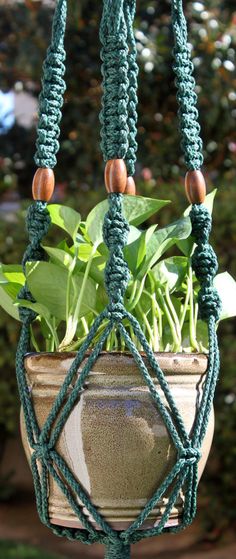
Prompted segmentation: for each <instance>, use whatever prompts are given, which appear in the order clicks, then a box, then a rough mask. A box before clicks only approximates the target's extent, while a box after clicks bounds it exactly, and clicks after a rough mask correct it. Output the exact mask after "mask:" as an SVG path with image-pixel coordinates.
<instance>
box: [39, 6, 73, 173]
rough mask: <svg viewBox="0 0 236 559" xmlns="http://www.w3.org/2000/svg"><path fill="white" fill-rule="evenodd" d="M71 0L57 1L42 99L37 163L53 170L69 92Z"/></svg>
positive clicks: (45, 66)
mask: <svg viewBox="0 0 236 559" xmlns="http://www.w3.org/2000/svg"><path fill="white" fill-rule="evenodd" d="M66 13H67V0H57V6H56V10H55V15H54V19H53V26H52V40H51V45H50V47H49V48H48V51H47V56H46V59H45V61H44V64H43V78H42V91H41V94H40V96H39V122H38V130H37V141H36V147H37V151H36V154H35V163H36V165H37V166H38V167H49V168H51V169H53V167H55V165H56V163H57V159H56V154H57V152H58V150H59V147H60V145H59V142H58V138H59V135H60V127H59V125H60V121H61V107H62V105H63V95H64V92H65V89H66V85H65V81H64V74H65V65H64V62H65V58H66V54H65V49H64V36H65V27H66Z"/></svg>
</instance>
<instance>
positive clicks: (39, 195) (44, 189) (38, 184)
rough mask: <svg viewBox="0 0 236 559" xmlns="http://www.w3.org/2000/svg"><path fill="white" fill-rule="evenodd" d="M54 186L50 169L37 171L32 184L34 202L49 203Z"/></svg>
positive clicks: (53, 178) (52, 173)
mask: <svg viewBox="0 0 236 559" xmlns="http://www.w3.org/2000/svg"><path fill="white" fill-rule="evenodd" d="M54 186H55V177H54V172H53V170H52V169H46V167H44V168H42V167H41V168H39V169H37V171H36V173H35V175H34V178H33V184H32V193H33V199H34V200H41V201H42V202H49V200H50V199H51V197H52V195H53V191H54Z"/></svg>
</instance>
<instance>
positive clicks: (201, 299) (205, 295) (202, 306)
mask: <svg viewBox="0 0 236 559" xmlns="http://www.w3.org/2000/svg"><path fill="white" fill-rule="evenodd" d="M198 304H199V314H200V318H201V319H202V320H209V318H210V317H211V316H213V317H214V318H215V320H216V321H217V320H219V318H220V312H221V307H222V305H221V300H220V296H219V294H218V291H217V289H215V287H213V286H206V285H204V286H202V287H201V289H200V291H199V292H198Z"/></svg>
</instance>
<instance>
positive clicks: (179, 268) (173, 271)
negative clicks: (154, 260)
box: [152, 256, 188, 291]
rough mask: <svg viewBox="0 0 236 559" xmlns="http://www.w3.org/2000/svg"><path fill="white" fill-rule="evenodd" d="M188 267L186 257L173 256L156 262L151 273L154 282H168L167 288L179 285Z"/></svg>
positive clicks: (174, 287) (170, 288) (162, 283)
mask: <svg viewBox="0 0 236 559" xmlns="http://www.w3.org/2000/svg"><path fill="white" fill-rule="evenodd" d="M187 267H188V258H186V257H185V256H173V257H171V258H166V259H165V260H161V262H158V264H156V266H154V267H153V268H152V274H153V277H154V279H155V281H156V282H158V283H159V284H161V285H164V284H166V283H167V284H168V287H169V290H170V291H172V290H173V289H178V287H180V285H181V283H182V281H183V279H184V277H185V275H186V273H187Z"/></svg>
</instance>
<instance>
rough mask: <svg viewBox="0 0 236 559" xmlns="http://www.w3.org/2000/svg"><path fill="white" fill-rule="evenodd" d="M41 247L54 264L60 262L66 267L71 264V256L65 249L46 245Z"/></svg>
mask: <svg viewBox="0 0 236 559" xmlns="http://www.w3.org/2000/svg"><path fill="white" fill-rule="evenodd" d="M43 248H44V250H45V252H46V253H47V254H48V255H49V256H50V258H51V260H52V262H54V263H55V264H61V265H62V266H65V267H66V268H69V267H70V266H71V265H72V262H73V258H72V256H71V255H70V254H69V253H68V252H66V251H65V250H62V249H60V248H53V247H48V246H43Z"/></svg>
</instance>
